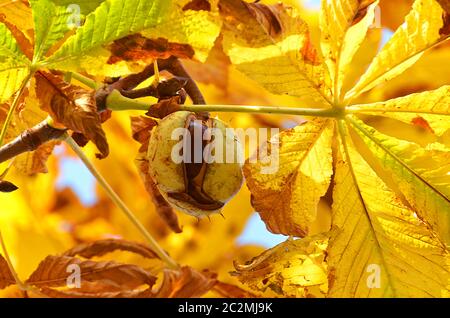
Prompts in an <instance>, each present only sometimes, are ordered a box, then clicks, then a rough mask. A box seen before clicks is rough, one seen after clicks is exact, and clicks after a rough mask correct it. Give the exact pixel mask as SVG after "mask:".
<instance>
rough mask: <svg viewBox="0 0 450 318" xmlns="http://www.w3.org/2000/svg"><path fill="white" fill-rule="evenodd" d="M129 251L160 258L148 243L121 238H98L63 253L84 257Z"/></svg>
mask: <svg viewBox="0 0 450 318" xmlns="http://www.w3.org/2000/svg"><path fill="white" fill-rule="evenodd" d="M117 250H120V251H127V252H132V253H135V254H139V255H141V256H143V257H145V258H158V256H157V255H156V254H155V253H154V252H153V251H152V250H151V249H150V248H149V247H148V246H146V245H144V244H142V243H137V242H131V241H126V240H120V239H106V240H98V241H95V242H92V243H83V244H79V245H77V246H75V247H74V248H72V249H70V250H68V251H66V252H64V253H63V255H64V256H81V257H84V258H92V257H96V256H97V257H99V256H103V255H105V254H108V253H111V252H114V251H117Z"/></svg>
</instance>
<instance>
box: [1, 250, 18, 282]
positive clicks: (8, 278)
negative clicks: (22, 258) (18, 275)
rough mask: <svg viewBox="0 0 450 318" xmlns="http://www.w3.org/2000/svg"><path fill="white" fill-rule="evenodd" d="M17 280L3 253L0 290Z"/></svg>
mask: <svg viewBox="0 0 450 318" xmlns="http://www.w3.org/2000/svg"><path fill="white" fill-rule="evenodd" d="M15 283H16V281H15V280H14V276H13V274H12V273H11V271H10V270H9V267H8V263H7V262H6V260H5V259H4V257H3V256H2V255H0V290H1V289H4V288H6V287H8V286H11V285H14V284H15Z"/></svg>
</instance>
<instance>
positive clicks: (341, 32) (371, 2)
mask: <svg viewBox="0 0 450 318" xmlns="http://www.w3.org/2000/svg"><path fill="white" fill-rule="evenodd" d="M378 3H379V1H375V0H343V1H336V0H333V1H327V0H322V14H321V15H320V18H321V21H320V28H321V30H322V32H321V47H322V53H323V55H324V57H325V63H326V64H327V66H328V70H329V71H330V77H331V79H332V82H333V83H334V88H333V94H334V95H335V96H340V94H341V90H342V86H343V84H344V83H343V81H344V75H346V73H347V72H348V71H349V68H350V63H351V62H352V58H353V56H354V55H355V53H356V52H357V51H358V49H359V47H360V46H361V44H362V43H363V41H364V39H365V38H366V34H367V31H368V29H369V27H370V26H371V25H372V24H373V22H374V18H375V9H376V8H377V5H378ZM330 26H332V27H330Z"/></svg>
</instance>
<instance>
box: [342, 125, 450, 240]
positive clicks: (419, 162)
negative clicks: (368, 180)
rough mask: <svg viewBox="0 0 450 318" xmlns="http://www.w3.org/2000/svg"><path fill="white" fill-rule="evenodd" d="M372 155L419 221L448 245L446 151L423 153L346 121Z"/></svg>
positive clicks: (449, 176)
mask: <svg viewBox="0 0 450 318" xmlns="http://www.w3.org/2000/svg"><path fill="white" fill-rule="evenodd" d="M349 120H350V121H351V123H352V126H353V127H354V128H355V130H356V132H357V133H358V135H359V136H360V137H361V138H362V140H363V141H364V142H365V143H366V145H367V146H368V147H369V149H370V151H371V152H372V153H373V155H374V156H375V157H376V158H377V159H378V160H379V161H380V163H381V164H382V166H383V167H384V168H385V169H387V170H388V171H389V172H390V173H392V176H393V178H394V180H395V181H396V182H397V184H398V187H399V188H400V190H401V191H402V193H403V194H404V195H405V197H406V199H407V200H408V202H409V204H410V205H411V206H412V207H414V209H415V210H416V211H417V214H418V215H419V217H421V218H422V219H423V220H424V222H426V223H428V224H429V225H430V226H431V228H432V229H433V230H434V231H436V232H437V233H438V234H439V236H440V238H441V240H443V242H445V243H446V244H447V245H450V216H449V213H450V174H449V172H450V152H449V149H446V148H445V147H440V148H437V149H433V148H431V149H424V148H422V147H420V146H419V145H418V144H415V143H412V142H408V141H405V140H398V139H395V138H393V137H390V136H386V135H383V134H382V133H380V132H377V131H376V130H375V129H373V128H372V127H370V126H367V125H365V124H364V123H363V122H361V121H358V120H356V119H354V118H350V119H349Z"/></svg>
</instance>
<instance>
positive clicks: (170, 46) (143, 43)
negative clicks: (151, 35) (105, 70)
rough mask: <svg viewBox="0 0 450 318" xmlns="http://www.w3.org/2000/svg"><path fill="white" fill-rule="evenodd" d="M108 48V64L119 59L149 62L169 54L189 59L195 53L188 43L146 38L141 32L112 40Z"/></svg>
mask: <svg viewBox="0 0 450 318" xmlns="http://www.w3.org/2000/svg"><path fill="white" fill-rule="evenodd" d="M109 50H110V51H111V56H110V58H109V60H108V64H115V63H118V62H120V61H144V62H151V61H153V60H154V59H167V58H169V57H171V56H176V57H178V58H186V59H191V58H193V57H194V55H195V51H194V49H193V48H192V47H191V46H190V45H189V44H180V43H173V42H169V41H168V40H167V39H164V38H158V39H148V38H145V37H143V36H142V35H141V34H132V35H128V36H126V37H124V38H122V39H120V40H116V41H114V42H113V43H112V44H111V45H110V47H109Z"/></svg>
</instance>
